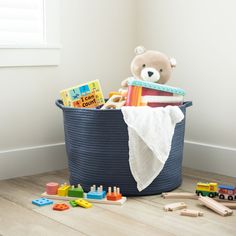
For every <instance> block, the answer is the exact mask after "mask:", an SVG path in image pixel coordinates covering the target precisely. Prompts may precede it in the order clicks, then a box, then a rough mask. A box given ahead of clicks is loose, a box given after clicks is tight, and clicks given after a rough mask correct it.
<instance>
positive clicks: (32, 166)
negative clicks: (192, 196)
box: [0, 140, 236, 180]
mask: <svg viewBox="0 0 236 236" xmlns="http://www.w3.org/2000/svg"><path fill="white" fill-rule="evenodd" d="M183 166H185V167H189V168H192V169H197V170H202V171H207V172H213V173H218V174H222V175H227V176H232V177H236V149H235V148H228V147H221V146H216V145H209V144H204V143H198V142H192V141H188V140H186V141H185V146H184V160H183ZM65 168H67V157H66V152H65V144H64V143H57V144H50V145H43V146H36V147H30V148H21V149H14V150H7V151H0V180H1V179H9V178H14V177H19V176H26V175H34V174H38V173H43V172H47V171H54V170H60V169H65Z"/></svg>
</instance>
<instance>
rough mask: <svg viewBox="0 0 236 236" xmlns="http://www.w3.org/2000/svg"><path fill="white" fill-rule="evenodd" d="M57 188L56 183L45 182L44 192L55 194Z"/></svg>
mask: <svg viewBox="0 0 236 236" xmlns="http://www.w3.org/2000/svg"><path fill="white" fill-rule="evenodd" d="M58 188H59V184H58V183H54V182H50V183H47V184H46V193H47V194H48V195H56V194H57V190H58Z"/></svg>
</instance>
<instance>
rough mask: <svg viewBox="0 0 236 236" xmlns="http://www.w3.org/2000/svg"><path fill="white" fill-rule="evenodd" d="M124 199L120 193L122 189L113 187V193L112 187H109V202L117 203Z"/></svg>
mask: <svg viewBox="0 0 236 236" xmlns="http://www.w3.org/2000/svg"><path fill="white" fill-rule="evenodd" d="M121 198H122V194H121V193H120V188H118V187H116V186H114V187H113V192H112V189H111V187H108V192H107V200H110V201H117V200H120V199H121Z"/></svg>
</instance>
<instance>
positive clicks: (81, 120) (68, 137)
mask: <svg viewBox="0 0 236 236" xmlns="http://www.w3.org/2000/svg"><path fill="white" fill-rule="evenodd" d="M56 105H57V106H58V107H59V108H61V109H62V111H63V117H64V132H65V144H66V152H67V156H68V164H69V172H70V184H72V185H76V184H78V183H80V184H81V185H82V186H83V188H84V190H85V191H89V190H90V186H91V185H93V184H96V185H103V186H104V188H106V189H107V188H108V187H109V186H119V187H120V189H121V192H122V194H123V195H126V196H138V195H139V196H140V195H151V194H159V193H162V192H167V191H171V190H173V189H175V188H177V187H179V186H180V184H181V182H182V159H183V146H184V133H185V118H184V120H182V121H181V122H180V123H178V124H177V125H176V127H175V132H174V136H173V139H172V147H171V151H170V155H169V157H168V159H167V161H166V163H165V166H164V168H163V169H162V171H161V173H160V174H159V176H158V177H157V178H156V179H155V180H154V181H153V182H152V183H151V184H150V185H149V186H148V187H147V188H146V189H144V190H143V191H141V192H139V191H138V190H137V187H136V182H135V180H134V178H133V176H132V174H131V172H130V167H129V147H128V131H127V125H126V123H125V122H124V120H123V115H122V112H121V110H98V109H86V108H82V109H80V108H71V107H65V106H63V103H62V101H61V100H57V101H56ZM191 105H192V102H185V103H184V104H183V105H182V106H180V109H181V110H182V112H183V113H184V114H185V115H186V108H187V107H189V106H191Z"/></svg>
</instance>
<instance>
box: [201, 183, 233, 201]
mask: <svg viewBox="0 0 236 236" xmlns="http://www.w3.org/2000/svg"><path fill="white" fill-rule="evenodd" d="M196 194H197V195H198V196H199V195H201V196H208V197H211V198H213V197H216V196H218V197H219V199H222V200H224V199H226V200H229V201H233V200H236V188H235V187H233V186H226V185H219V186H218V184H217V183H201V182H199V183H197V186H196Z"/></svg>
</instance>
